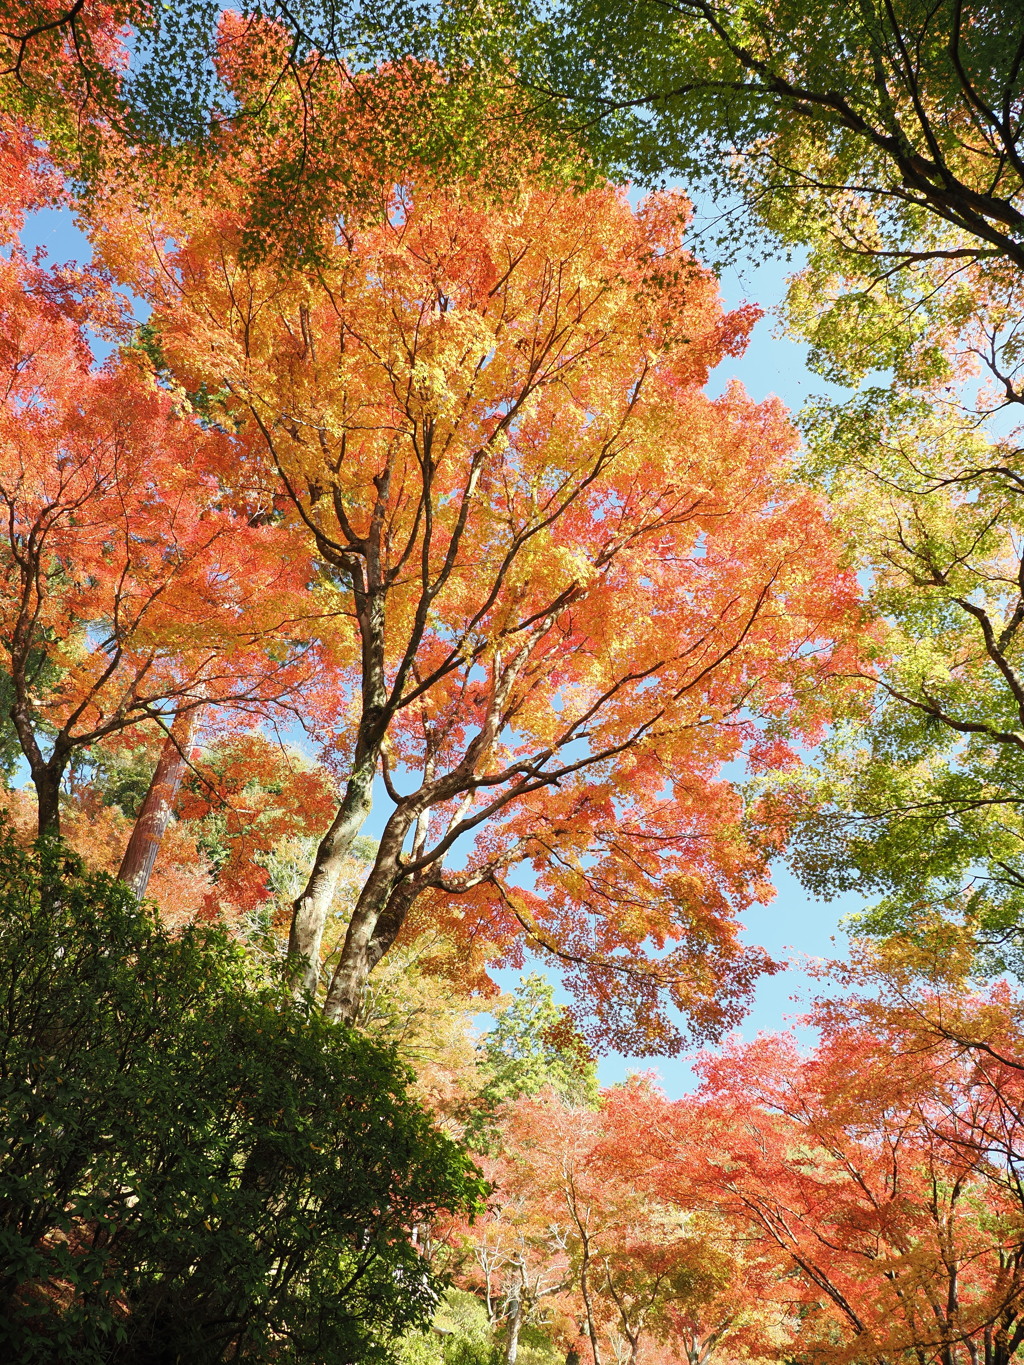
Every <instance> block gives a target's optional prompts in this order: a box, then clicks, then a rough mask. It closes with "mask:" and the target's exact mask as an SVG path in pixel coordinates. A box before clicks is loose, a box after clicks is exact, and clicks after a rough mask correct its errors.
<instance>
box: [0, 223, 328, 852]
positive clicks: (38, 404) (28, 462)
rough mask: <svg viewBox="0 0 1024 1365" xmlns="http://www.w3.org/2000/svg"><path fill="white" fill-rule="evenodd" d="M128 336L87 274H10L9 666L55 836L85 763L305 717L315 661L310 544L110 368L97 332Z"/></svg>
mask: <svg viewBox="0 0 1024 1365" xmlns="http://www.w3.org/2000/svg"><path fill="white" fill-rule="evenodd" d="M18 207H19V206H18V205H17V204H16V205H15V209H17V208H18ZM119 321H120V319H119V317H118V311H117V306H116V300H115V298H114V296H113V295H111V294H110V292H109V290H107V288H106V287H105V286H104V285H103V283H102V281H100V280H99V279H98V278H96V277H94V276H91V275H90V274H89V273H88V272H81V271H72V270H67V269H58V270H52V271H51V270H46V269H44V268H43V267H42V266H41V265H39V264H36V263H33V262H30V261H29V260H27V259H26V258H25V257H24V255H23V254H21V253H20V252H19V251H18V250H17V249H14V250H13V251H12V253H11V255H10V256H9V257H8V258H7V259H6V260H3V261H0V375H2V378H3V386H4V387H3V395H2V404H0V512H2V516H3V524H2V530H0V558H2V561H3V573H2V576H0V650H2V654H0V662H2V667H3V669H4V671H5V673H6V675H7V682H6V689H7V692H8V699H7V708H6V709H7V712H8V717H7V718H8V719H9V722H10V724H12V725H13V728H14V731H15V732H16V735H17V739H18V743H19V744H20V747H21V750H22V753H23V754H24V757H25V760H26V762H27V765H28V768H29V771H30V773H31V777H32V781H33V784H34V786H35V790H36V795H37V799H38V809H39V828H40V830H41V831H44V830H56V829H57V828H58V825H59V791H60V786H61V782H62V779H63V777H64V774H65V772H66V769H67V766H68V763H69V761H70V760H71V758H72V756H73V755H76V754H81V753H82V752H83V751H85V750H87V749H88V748H89V747H90V746H93V745H95V744H98V743H102V742H103V741H104V740H105V739H107V738H109V737H111V736H113V735H116V734H119V733H121V732H123V731H125V730H126V729H130V728H132V727H137V726H140V725H143V724H145V723H149V725H150V726H153V725H154V724H157V725H161V724H162V725H164V726H165V727H170V725H171V723H172V722H173V720H174V718H175V716H179V717H180V716H183V715H187V714H188V713H189V712H192V711H195V710H196V709H198V708H199V707H201V706H209V705H212V706H213V708H214V712H213V714H216V708H217V707H225V706H228V707H231V708H233V709H234V710H240V711H247V712H249V713H250V714H251V715H252V716H254V717H255V716H262V715H266V714H268V713H269V712H272V711H274V710H275V708H276V709H277V710H278V712H279V713H280V712H281V708H282V707H292V708H294V702H295V696H296V692H297V689H298V688H299V687H300V685H301V684H303V683H304V682H307V681H308V678H309V665H308V662H307V660H306V658H305V656H307V655H308V656H309V661H311V660H312V657H313V656H312V655H311V654H310V652H309V641H308V636H307V635H306V634H305V633H303V634H302V635H297V634H296V632H295V629H294V625H293V619H294V617H295V616H296V615H297V614H298V611H299V609H298V608H297V604H298V603H299V602H300V600H301V599H302V595H303V591H304V587H305V582H306V580H307V577H308V569H307V567H306V564H307V561H306V557H305V556H304V554H303V552H302V549H301V546H300V545H299V544H297V542H296V540H295V537H294V536H290V535H289V534H288V532H287V531H285V530H283V529H281V528H274V527H267V526H261V525H258V524H255V523H254V518H253V517H252V515H251V513H249V511H248V509H247V508H246V506H245V503H244V500H242V499H239V498H238V497H227V496H226V495H225V492H224V489H225V472H226V463H227V461H228V460H229V458H230V452H229V450H228V447H227V445H226V443H225V441H224V439H223V438H222V437H221V436H220V435H219V434H218V433H217V432H216V431H213V430H204V429H203V428H202V427H201V426H200V425H199V423H198V422H196V421H195V420H194V419H193V418H192V417H191V416H190V415H182V414H181V413H179V411H178V410H177V408H176V406H175V404H174V402H173V401H172V398H171V396H170V394H168V393H166V392H164V391H162V390H161V389H159V388H158V387H156V386H155V385H154V384H153V382H152V380H151V379H149V378H147V376H146V375H145V373H144V371H143V370H141V369H140V367H139V366H138V364H136V363H135V361H134V360H133V359H132V358H131V357H130V356H128V357H126V358H124V359H116V358H115V359H113V360H111V361H109V362H108V363H107V364H106V365H104V366H102V367H96V366H95V365H94V364H93V360H92V354H91V352H90V348H89V344H88V340H87V334H86V329H87V327H88V326H89V325H90V324H91V325H92V326H97V325H103V324H107V325H116V324H118V323H119ZM301 610H303V611H304V610H305V608H302V609H301Z"/></svg>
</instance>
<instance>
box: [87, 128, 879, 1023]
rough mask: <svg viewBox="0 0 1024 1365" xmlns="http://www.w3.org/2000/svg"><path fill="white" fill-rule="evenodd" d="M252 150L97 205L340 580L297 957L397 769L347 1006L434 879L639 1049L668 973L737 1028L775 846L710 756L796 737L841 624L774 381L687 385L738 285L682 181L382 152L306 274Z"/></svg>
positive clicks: (773, 751) (708, 361)
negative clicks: (287, 256)
mask: <svg viewBox="0 0 1024 1365" xmlns="http://www.w3.org/2000/svg"><path fill="white" fill-rule="evenodd" d="M247 155H248V154H247V153H246V156H247ZM239 157H240V160H239V162H238V167H241V166H243V165H245V164H247V162H246V159H245V156H243V154H242V153H241V152H240V153H239ZM236 169H237V168H236V167H234V166H233V165H232V164H230V163H228V164H227V165H226V166H225V168H224V177H225V178H224V179H219V180H213V181H210V182H207V183H205V184H202V185H198V184H197V187H196V196H197V197H192V198H190V199H189V201H188V206H187V212H186V213H185V215H184V216H181V217H179V216H178V210H179V208H181V207H183V205H181V203H180V201H177V200H175V201H174V202H168V203H165V204H163V205H162V206H161V209H160V216H159V218H158V219H155V220H147V219H146V218H145V216H144V215H140V214H139V213H138V212H137V210H136V209H135V207H134V206H133V205H132V204H131V203H128V202H125V201H124V200H121V201H119V200H118V198H117V195H116V193H115V192H114V191H111V193H110V195H109V196H108V197H107V199H106V200H105V208H104V211H103V216H102V221H99V220H98V221H97V225H96V232H97V240H98V241H99V242H100V249H101V250H102V253H103V256H104V259H105V260H106V261H107V262H108V263H109V265H110V266H111V268H113V269H115V270H116V271H117V272H119V274H120V276H121V278H123V279H125V280H128V279H130V280H131V281H132V287H133V288H135V289H137V290H139V291H140V292H141V293H143V294H144V295H145V296H146V297H147V298H148V299H150V300H151V302H152V304H153V308H154V313H153V317H152V320H151V324H150V325H151V327H152V329H153V333H152V334H153V337H154V340H155V342H156V343H158V345H159V350H160V354H161V356H162V358H163V361H164V363H165V364H166V365H167V367H168V373H169V374H172V375H174V376H176V379H177V381H178V382H180V383H181V384H182V386H183V387H184V388H185V389H186V390H187V391H189V392H192V393H197V392H203V393H205V394H206V395H207V396H208V399H207V400H206V401H211V402H215V409H214V410H215V411H216V412H217V414H218V421H219V422H220V424H221V425H223V426H225V427H228V426H233V427H235V429H236V431H237V436H236V438H235V439H236V441H237V443H238V448H239V450H240V451H244V460H245V462H246V466H247V467H248V466H249V465H250V464H255V463H256V462H259V461H262V462H263V463H264V465H265V466H266V465H269V466H270V468H271V469H272V470H273V472H274V476H275V477H276V478H277V480H279V488H280V495H279V502H278V506H279V508H280V513H281V514H282V515H284V516H285V517H286V518H287V520H288V524H289V525H292V526H299V527H301V528H302V530H303V532H304V534H305V536H306V537H307V542H308V544H309V546H310V548H311V549H312V550H314V551H315V553H316V555H317V556H318V558H319V560H320V563H321V566H322V567H321V587H320V592H321V593H322V594H323V599H324V601H325V602H329V603H330V604H331V609H332V610H333V611H334V612H335V613H336V617H335V619H336V621H337V623H338V624H337V633H336V635H335V637H334V639H335V649H336V651H337V655H338V656H339V657H341V658H343V659H344V660H345V663H346V666H347V667H348V669H349V673H348V677H349V680H350V681H349V682H348V684H347V691H346V694H345V695H346V699H347V700H346V704H347V705H349V706H350V707H351V710H350V714H351V716H352V724H351V727H350V729H349V730H348V731H347V732H343V733H339V734H337V736H336V737H334V738H333V739H332V740H331V743H332V744H333V745H334V746H335V747H336V748H337V749H338V750H339V751H340V752H341V753H343V754H344V755H345V762H346V764H347V772H346V788H345V793H344V797H343V800H342V803H341V805H340V807H339V810H338V812H337V815H336V817H335V819H334V821H333V822H332V824H331V826H330V828H329V829H328V831H327V833H326V835H325V836H324V839H323V841H322V843H321V845H320V848H319V851H318V854H317V858H316V862H315V866H314V868H313V872H312V876H311V878H310V881H309V884H308V887H307V888H306V890H305V891H304V892H303V894H302V895H300V897H299V898H298V900H297V902H296V912H295V918H294V921H293V926H292V934H291V953H292V961H293V964H294V973H295V980H296V984H297V986H299V987H306V988H308V987H312V986H314V985H315V984H316V981H317V978H318V975H319V953H320V940H321V935H322V930H323V924H324V916H325V913H326V907H327V906H328V905H329V904H330V901H331V897H332V894H333V886H334V881H335V878H336V875H337V868H338V867H339V866H340V864H341V862H342V860H343V859H344V857H345V854H346V851H347V849H348V847H349V846H350V843H351V840H352V839H353V838H354V837H356V835H357V833H358V831H359V829H360V828H361V827H362V824H363V821H364V820H365V818H366V814H367V811H368V809H369V802H370V796H371V791H372V786H373V782H374V779H375V777H376V776H377V775H378V774H380V776H381V779H382V781H383V782H384V784H385V786H386V789H387V792H388V796H389V798H390V801H391V803H392V811H391V814H390V815H389V817H388V820H387V823H386V826H385V829H384V833H383V836H382V838H381V840H380V845H379V848H378V851H377V856H376V860H375V863H374V866H373V868H372V870H371V872H370V875H369V877H368V878H367V881H366V884H365V886H364V888H363V891H362V893H361V896H360V899H359V901H358V903H357V905H356V908H355V910H354V912H353V915H352V918H351V921H350V924H349V926H348V934H347V939H346V942H345V945H344V947H343V950H342V952H341V955H340V960H339V961H338V962H337V965H336V967H335V969H334V972H333V976H332V979H331V980H330V982H328V983H327V996H326V1005H325V1008H326V1010H327V1012H328V1014H329V1015H330V1016H331V1017H333V1018H342V1019H343V1018H351V1017H352V1016H353V1014H354V1012H355V1010H356V1009H357V1008H358V1002H359V998H360V995H361V993H362V990H363V987H364V984H365V982H366V979H367V976H368V974H369V972H370V971H371V970H372V969H373V967H374V966H375V964H376V963H377V962H378V961H379V960H380V958H381V957H382V956H383V954H384V953H385V952H386V951H387V950H388V949H389V948H390V946H391V944H392V943H393V942H394V941H395V940H396V938H397V936H398V935H399V933H400V932H401V931H402V928H403V926H404V925H405V924H406V922H407V920H409V916H410V913H411V912H412V910H413V907H414V906H416V907H418V908H417V911H416V913H417V914H422V915H425V916H426V917H428V918H430V919H433V920H434V921H435V922H441V923H448V922H451V923H453V924H454V923H455V922H456V920H457V921H458V922H459V923H460V924H461V926H462V928H461V931H460V932H461V933H463V934H467V933H472V932H475V929H474V926H475V925H479V924H484V923H486V925H487V937H488V938H490V939H491V941H492V942H495V943H497V944H498V945H506V950H507V951H508V952H510V953H513V954H514V953H515V952H516V951H517V950H516V948H515V946H514V945H515V944H516V943H517V942H522V941H523V938H524V936H525V940H526V941H527V942H529V943H532V944H535V945H538V946H539V947H541V948H542V949H544V950H546V951H549V952H550V953H552V955H553V956H555V957H556V958H559V959H560V960H562V961H564V962H566V963H567V965H568V967H569V982H570V986H571V987H572V988H573V989H575V990H576V991H577V992H578V993H580V994H581V995H584V996H587V995H589V996H590V998H592V999H593V1000H595V1001H596V1003H597V1009H598V1013H599V1015H600V1016H601V1017H602V1018H603V1020H604V1024H605V1027H606V1029H614V1030H615V1031H616V1032H617V1036H619V1037H620V1038H626V1037H627V1036H628V1038H629V1039H630V1040H631V1041H630V1046H635V1048H643V1047H646V1046H648V1045H653V1046H657V1047H662V1046H674V1045H675V1043H676V1040H677V1038H678V1036H679V1034H678V1029H677V1028H676V1027H675V1025H674V1024H672V1023H671V1022H670V1021H669V1018H668V1017H667V1016H666V1015H665V1014H664V1013H663V1012H662V1011H661V1010H660V1009H659V1006H658V1005H657V1004H656V998H657V996H658V993H659V991H660V989H661V988H662V987H664V988H665V989H666V991H667V993H668V996H669V998H670V999H672V1000H673V1002H674V1003H675V1004H676V1005H677V1006H678V1007H680V1008H681V1009H682V1010H684V1011H685V1012H686V1013H688V1014H689V1016H690V1017H691V1019H692V1020H693V1021H694V1026H695V1027H696V1028H697V1030H698V1031H702V1030H706V1031H714V1030H716V1029H718V1028H719V1027H721V1026H722V1025H723V1024H724V1023H726V1022H727V1021H728V1020H729V1019H730V1018H733V1017H735V1014H736V1011H737V1009H738V1008H739V1007H740V1006H739V1001H740V1000H741V999H742V998H743V996H744V995H745V993H746V991H747V990H748V988H749V982H750V980H751V979H752V974H753V973H754V972H756V971H757V970H760V969H761V968H763V967H764V966H765V965H767V964H766V963H765V960H764V958H763V955H761V954H758V953H750V952H749V951H744V950H742V949H740V947H739V945H738V942H737V940H736V939H735V937H734V928H733V922H732V919H731V913H732V907H734V906H739V905H742V904H744V903H746V902H747V901H748V900H749V899H750V898H751V897H752V896H756V895H758V894H761V887H762V885H763V882H762V877H763V867H764V851H763V844H761V845H759V844H758V841H757V840H754V841H751V840H750V839H749V838H747V837H745V836H744V835H742V834H741V832H740V823H739V822H740V818H741V811H740V807H739V805H738V804H737V803H736V798H735V796H734V794H733V793H732V791H731V790H730V789H729V788H728V786H726V785H725V784H724V783H721V782H719V781H718V778H717V774H718V772H719V769H720V765H721V763H722V762H724V761H726V760H728V759H729V758H732V757H733V756H735V755H736V754H738V753H739V752H740V750H741V749H742V748H743V746H744V744H749V745H750V746H751V748H752V751H753V753H754V755H755V762H759V763H765V764H767V765H769V766H771V765H772V764H777V763H786V762H789V761H792V755H791V752H790V750H789V749H788V748H787V746H786V744H785V742H784V738H783V736H784V734H786V733H793V734H797V733H799V734H803V735H805V736H813V735H815V734H816V733H817V729H818V726H819V725H820V723H821V721H822V719H823V718H824V716H825V714H826V711H825V709H824V708H823V707H822V705H821V701H820V696H821V686H820V683H821V679H822V678H823V677H824V676H825V675H826V674H831V673H833V672H837V671H838V672H843V671H845V670H847V669H848V667H849V659H850V657H852V655H851V652H850V641H851V639H852V636H853V634H854V633H855V629H856V627H855V622H856V620H857V613H856V607H855V596H856V590H855V585H854V584H853V582H852V580H851V579H850V578H849V576H848V575H847V574H846V573H845V571H844V570H843V569H842V567H841V566H840V564H839V560H838V555H837V548H836V545H835V542H834V540H833V537H832V533H831V531H830V529H829V527H828V524H827V521H826V519H825V518H824V516H823V512H822V508H821V505H820V503H819V502H818V501H817V500H816V499H814V498H812V497H808V495H807V494H806V492H805V491H804V490H803V489H801V488H800V487H799V486H798V485H796V484H793V483H791V482H790V481H789V477H788V473H787V459H788V452H789V448H790V443H791V439H792V438H791V435H790V432H789V429H788V427H787V426H786V424H785V422H784V420H783V418H782V415H781V413H780V412H779V410H778V409H777V408H776V407H775V406H773V405H768V406H765V407H761V408H757V407H755V406H754V405H752V404H750V403H748V401H747V400H746V399H745V398H744V397H743V396H742V395H741V393H740V392H739V390H738V389H735V388H734V389H732V390H730V392H729V393H728V395H726V396H725V397H723V398H722V399H720V400H718V401H716V402H711V401H709V400H707V399H706V398H705V397H703V395H702V394H701V387H702V385H703V383H704V381H705V379H706V376H707V373H708V369H709V367H710V366H711V365H713V364H715V363H717V362H718V360H719V359H721V357H722V356H723V355H725V354H728V353H729V352H730V351H731V350H734V349H735V348H736V347H738V346H740V345H741V344H742V338H743V336H744V335H745V332H746V329H747V327H748V325H749V323H750V321H751V320H752V314H751V313H750V312H749V311H748V312H746V313H740V314H734V315H731V316H723V315H722V313H721V311H720V309H719V307H718V304H717V300H716V296H715V290H714V285H713V283H712V281H711V280H710V277H709V276H708V275H707V274H706V273H705V272H703V271H702V270H701V269H700V268H699V267H698V266H697V265H696V263H695V262H693V261H692V260H691V259H690V258H689V256H688V255H687V254H686V253H685V252H684V251H683V250H682V249H681V246H680V242H679V233H680V230H681V228H682V225H683V222H684V220H685V215H686V210H685V207H684V205H683V204H682V202H681V201H679V200H678V199H676V198H674V197H673V196H662V197H655V198H654V199H652V200H651V201H649V202H648V204H647V205H646V206H645V207H644V208H643V209H642V210H641V211H640V212H638V213H634V212H633V211H632V210H631V209H630V208H629V206H628V204H627V203H626V201H625V199H624V198H623V197H622V196H621V195H620V194H619V193H618V192H617V191H614V190H612V189H610V188H607V187H601V188H598V189H595V190H593V191H591V192H590V193H589V194H587V195H585V196H583V197H577V196H575V195H572V194H569V193H567V192H564V191H559V190H557V189H545V188H542V187H536V188H530V189H524V190H523V191H522V193H521V194H518V195H515V196H510V197H508V198H507V199H506V200H505V201H504V202H503V203H488V204H486V205H485V203H484V201H482V200H478V197H477V195H476V191H475V189H474V187H473V184H472V182H468V183H466V184H464V185H463V186H461V187H459V188H458V189H446V188H442V187H436V186H433V185H431V183H430V182H429V181H426V180H424V181H422V182H417V183H416V184H415V186H414V185H412V184H400V185H398V186H396V187H394V188H393V189H392V190H385V192H384V196H383V198H382V200H381V203H380V216H379V217H378V218H376V219H375V220H372V221H371V220H365V221H361V222H360V223H353V224H351V225H349V224H348V223H347V222H346V223H345V224H344V227H343V230H342V231H340V232H339V229H338V228H337V227H335V228H334V229H332V235H331V236H330V237H328V238H326V239H325V240H323V241H322V242H321V244H320V248H319V249H320V252H321V262H320V264H319V265H318V266H317V268H316V270H315V271H309V272H295V271H291V270H289V269H288V266H287V262H282V263H280V264H278V265H274V266H273V267H271V265H270V264H269V263H268V262H266V261H263V262H253V261H252V260H251V259H250V258H249V257H248V256H247V255H246V253H245V250H244V225H243V220H242V218H239V217H237V216H233V210H232V207H231V206H232V195H231V189H230V185H231V183H232V182H233V178H234V175H235V171H236ZM387 184H389V185H392V184H393V182H391V181H389V182H387ZM286 509H287V510H286ZM652 604H653V606H652ZM837 641H841V642H842V643H840V644H837V643H836V642H837ZM844 651H845V652H844ZM756 717H761V718H762V720H763V723H759V722H758V721H757V720H756ZM772 837H774V836H773V835H769V834H767V833H766V835H765V839H766V840H768V841H770V839H771V838H772ZM467 845H471V849H470V851H469V852H468V853H467V855H466V857H465V859H463V855H462V854H461V851H460V852H459V853H458V855H457V858H458V860H457V861H456V862H455V863H454V864H453V863H452V861H451V857H450V854H451V852H452V850H453V849H454V848H455V847H456V846H458V849H459V850H461V849H463V848H466V847H467ZM523 865H525V866H530V865H532V867H533V869H534V870H533V873H532V874H531V875H532V876H534V877H535V878H536V890H535V891H528V890H527V889H525V888H524V887H522V885H521V884H519V883H518V882H516V881H514V880H512V873H513V870H514V869H515V868H516V867H517V866H523ZM639 906H643V907H644V909H643V910H642V911H638V909H637V907H639ZM410 923H411V921H410ZM645 941H648V942H652V943H654V944H655V945H656V955H655V956H654V957H653V958H651V959H648V960H646V961H645V960H644V958H643V956H642V945H643V944H644V942H645ZM673 945H675V946H673ZM628 1020H633V1021H636V1022H635V1023H633V1022H627V1021H628Z"/></svg>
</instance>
